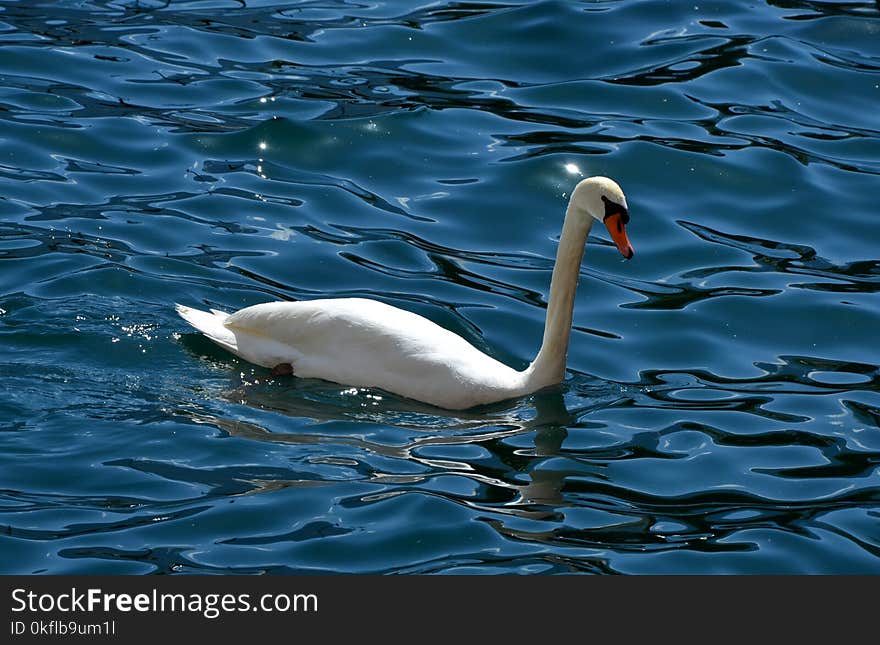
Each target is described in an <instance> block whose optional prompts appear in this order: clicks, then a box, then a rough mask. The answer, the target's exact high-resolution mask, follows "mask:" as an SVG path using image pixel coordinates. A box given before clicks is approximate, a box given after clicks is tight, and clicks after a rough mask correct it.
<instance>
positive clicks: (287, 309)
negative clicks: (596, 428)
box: [184, 298, 523, 409]
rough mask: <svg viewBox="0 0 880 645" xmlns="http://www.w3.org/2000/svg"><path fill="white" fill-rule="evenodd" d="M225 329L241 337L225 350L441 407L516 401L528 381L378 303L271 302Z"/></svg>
mask: <svg viewBox="0 0 880 645" xmlns="http://www.w3.org/2000/svg"><path fill="white" fill-rule="evenodd" d="M205 315H210V314H205ZM184 317H185V318H187V320H189V321H190V322H191V323H192V322H193V320H192V318H193V316H192V315H190V316H184ZM194 326H196V327H197V328H198V329H200V330H202V331H205V330H204V329H203V328H202V327H200V326H199V325H194ZM222 326H223V328H224V329H225V330H227V331H228V332H231V333H232V335H233V336H234V338H235V349H232V347H231V346H230V343H228V342H226V343H222V344H223V346H224V347H226V348H227V349H230V350H231V351H233V352H234V353H235V354H237V355H238V356H241V357H242V358H244V359H246V360H248V361H250V362H252V363H256V364H258V365H262V366H264V367H275V366H276V365H279V364H287V363H289V364H290V365H291V366H292V367H293V373H294V374H295V375H297V376H301V377H304V378H321V379H325V380H329V381H334V382H337V383H344V384H347V385H354V386H359V387H378V388H382V389H385V390H388V391H391V392H395V393H397V394H401V395H403V396H407V397H410V398H413V399H418V400H421V401H425V402H428V403H432V404H434V405H439V406H441V407H448V408H459V409H461V408H466V407H471V406H473V405H477V404H479V403H483V402H487V401H490V400H497V399H498V394H499V392H504V393H505V394H506V393H510V395H512V396H515V395H516V394H518V393H519V389H520V387H521V385H522V381H523V376H522V374H521V373H520V372H517V371H516V370H513V369H511V368H510V367H508V366H507V365H504V364H503V363H500V362H499V361H496V360H495V359H493V358H492V357H490V356H487V355H486V354H484V353H483V352H481V351H479V350H478V349H477V348H476V347H474V346H473V345H471V344H470V343H469V342H467V341H466V340H465V339H464V338H462V337H461V336H458V335H457V334H454V333H452V332H451V331H449V330H447V329H444V328H443V327H441V326H439V325H437V324H436V323H434V322H432V321H430V320H428V319H427V318H424V317H422V316H419V315H418V314H414V313H412V312H409V311H405V310H403V309H398V308H396V307H392V306H390V305H387V304H385V303H382V302H379V301H376V300H368V299H364V298H339V299H322V300H311V301H301V302H269V303H264V304H259V305H254V306H252V307H247V308H245V309H242V310H240V311H237V312H236V313H234V314H231V315H229V316H228V317H226V318H225V319H224V320H223V321H222ZM208 336H209V337H210V338H212V340H215V339H216V338H217V336H219V334H218V333H217V332H216V331H215V332H214V333H213V334H210V333H209V334H208ZM226 340H227V341H228V339H226Z"/></svg>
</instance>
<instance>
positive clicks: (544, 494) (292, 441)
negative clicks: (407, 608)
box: [177, 337, 575, 519]
mask: <svg viewBox="0 0 880 645" xmlns="http://www.w3.org/2000/svg"><path fill="white" fill-rule="evenodd" d="M188 342H192V343H193V344H195V343H198V342H199V339H198V337H194V338H193V339H191V340H190V341H188ZM198 349H200V348H198V347H193V350H194V351H198ZM219 394H220V397H221V398H224V399H226V400H228V401H229V402H231V403H234V404H236V405H246V406H249V407H252V408H254V409H256V410H260V411H264V412H265V413H268V414H269V415H270V416H274V415H275V414H281V415H284V416H287V417H292V418H296V419H302V420H303V421H304V423H302V424H301V425H300V424H297V428H296V430H295V431H292V432H277V431H272V430H269V429H268V428H266V427H263V426H261V425H260V424H259V423H258V422H255V421H252V420H250V419H249V420H246V421H245V420H239V419H233V418H227V417H222V416H219V415H216V414H211V413H208V412H207V411H205V410H203V409H200V408H199V407H198V406H192V407H190V406H187V407H186V408H179V409H178V411H177V414H179V415H181V416H185V417H188V418H189V419H190V420H191V421H193V422H195V423H199V424H206V425H211V426H214V427H216V428H218V429H220V430H221V431H223V432H224V433H226V434H228V435H230V436H234V437H237V438H241V439H247V440H250V441H261V442H268V443H276V444H287V445H306V446H309V445H315V446H318V445H329V446H340V447H343V446H349V447H351V448H354V449H356V450H359V451H365V452H366V453H369V454H374V455H377V456H380V457H382V458H390V459H400V460H403V461H408V462H411V463H414V464H418V465H419V466H420V469H419V471H420V472H416V473H411V474H402V473H399V472H398V473H388V472H381V471H376V470H372V469H370V470H369V477H368V479H367V480H366V481H369V482H371V483H374V484H380V485H386V486H395V487H396V486H403V487H407V486H418V485H419V484H421V483H422V482H424V481H426V479H429V478H431V477H434V476H436V475H437V474H442V473H449V474H456V475H459V476H463V477H467V478H469V479H471V480H473V481H474V482H477V483H479V484H483V485H486V486H490V487H492V488H494V489H495V490H498V489H504V490H507V491H510V493H509V494H510V499H511V500H512V504H510V503H509V504H505V506H504V507H503V509H498V508H495V509H494V510H496V511H498V510H501V512H504V513H511V514H514V515H518V516H523V517H530V518H532V519H540V518H541V517H544V516H547V515H552V514H553V512H554V511H552V510H551V509H531V508H528V506H529V505H531V504H541V505H560V504H562V503H563V499H562V493H561V490H562V488H563V485H564V479H565V477H566V473H565V472H561V471H559V470H555V469H552V468H549V469H542V468H541V467H540V463H538V467H537V468H534V469H530V470H529V471H528V472H527V473H526V474H527V476H528V478H529V480H530V481H528V482H523V481H521V478H522V474H521V470H520V469H521V468H522V464H521V458H516V459H515V460H514V462H512V463H511V462H509V461H508V459H509V457H508V454H507V451H506V450H505V451H502V452H500V453H497V456H496V457H497V458H498V459H500V462H499V463H505V464H506V465H507V466H508V468H510V470H509V471H506V472H505V471H502V472H500V473H499V472H498V471H497V466H496V467H493V468H490V469H483V468H481V466H480V465H479V464H478V463H472V462H470V461H467V460H459V459H457V458H450V457H441V456H437V452H436V450H438V449H439V450H440V451H441V454H442V452H443V447H444V446H464V445H468V444H470V445H480V446H482V447H484V448H486V449H488V450H489V451H491V452H493V453H495V451H496V448H495V446H496V445H499V443H498V442H502V443H503V442H504V441H505V440H507V439H510V438H512V437H515V436H517V435H522V434H527V433H530V432H534V446H535V447H534V453H533V454H534V456H535V457H538V458H541V457H552V456H554V455H556V454H558V453H559V451H560V448H561V446H562V443H563V442H564V440H565V438H566V437H567V435H568V433H567V430H566V427H567V426H569V425H571V424H572V423H573V422H574V421H575V419H574V418H573V417H572V415H571V414H570V413H569V412H568V410H567V408H566V405H565V399H564V389H563V388H561V387H560V388H548V389H546V390H544V391H542V392H539V393H536V394H534V395H532V396H530V397H526V398H524V399H520V400H518V401H515V402H511V403H509V404H508V405H506V406H502V405H497V406H491V408H489V409H482V410H481V411H480V412H479V413H477V412H467V411H465V412H456V413H451V414H449V415H443V414H442V413H441V414H438V410H437V409H436V408H432V407H429V406H423V405H421V404H419V403H418V402H415V401H411V400H407V399H398V398H395V397H393V396H385V397H383V398H381V399H379V398H373V395H372V394H371V393H370V391H362V392H357V393H354V392H352V393H344V392H340V391H339V390H337V391H336V392H334V391H333V390H332V389H329V388H327V384H326V383H323V382H321V381H313V380H309V379H297V380H295V381H288V382H285V383H279V382H278V381H275V382H268V383H259V382H257V383H244V384H241V385H239V386H238V387H235V388H233V389H230V390H226V391H224V392H221V393H219ZM368 397H369V398H368ZM356 401H359V402H360V404H355V405H353V402H356ZM361 404H362V405H361ZM246 416H247V415H246ZM346 421H356V422H358V426H359V427H364V426H363V424H365V423H366V424H378V425H381V426H386V427H387V426H393V427H395V428H398V429H399V430H400V433H401V434H402V435H404V439H403V440H402V441H394V442H393V443H390V444H389V443H387V442H384V441H382V439H381V438H379V437H376V438H374V437H371V436H370V435H369V434H367V435H366V436H365V435H364V433H363V432H362V431H359V432H358V434H357V435H351V434H348V433H346V432H345V431H344V429H340V427H339V422H346ZM273 425H274V424H273ZM367 427H369V426H367ZM499 447H500V445H499ZM429 448H430V449H431V450H427V449H429ZM342 450H343V451H344V448H343V449H342ZM508 450H512V449H510V447H509V446H508ZM519 451H520V450H519V449H515V450H513V451H512V452H511V453H510V457H514V456H515V454H516V453H519ZM529 452H531V450H530V451H529ZM527 461H528V462H535V461H536V460H535V459H534V458H530V459H527ZM538 461H540V459H539V460H538ZM328 463H330V464H332V463H333V462H332V461H331V462H328ZM517 471H519V472H520V474H517ZM335 483H337V482H336V481H326V482H325V481H322V480H317V481H316V480H302V481H300V480H296V481H293V480H291V481H281V480H277V481H271V482H254V484H255V486H256V488H255V490H254V491H252V492H263V491H269V490H275V489H278V488H285V487H290V486H303V485H306V486H316V485H322V484H335ZM395 490H397V491H399V489H395ZM389 494H390V493H389ZM394 494H396V493H394ZM474 503H476V504H479V502H474Z"/></svg>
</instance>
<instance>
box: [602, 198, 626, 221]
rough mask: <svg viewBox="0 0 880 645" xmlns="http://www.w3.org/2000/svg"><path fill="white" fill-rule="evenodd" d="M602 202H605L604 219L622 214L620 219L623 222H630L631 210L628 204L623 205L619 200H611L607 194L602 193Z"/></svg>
mask: <svg viewBox="0 0 880 645" xmlns="http://www.w3.org/2000/svg"><path fill="white" fill-rule="evenodd" d="M602 202H603V203H604V204H605V217H604V218H603V220H606V219H608V218H609V217H610V216H611V215H617V214H620V220H618V221H619V222H620V223H621V224H629V211H628V210H627V208H626V206H621V205H620V204H618V203H617V202H613V201H611V200H610V199H608V198H607V197H606V196H605V195H602Z"/></svg>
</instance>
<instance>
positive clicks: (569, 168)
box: [565, 163, 583, 175]
mask: <svg viewBox="0 0 880 645" xmlns="http://www.w3.org/2000/svg"><path fill="white" fill-rule="evenodd" d="M565 171H566V172H567V173H568V174H570V175H582V174H583V173H582V172H581V169H580V168H578V167H577V164H573V163H567V164H565Z"/></svg>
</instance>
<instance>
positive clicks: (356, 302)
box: [177, 177, 633, 410]
mask: <svg viewBox="0 0 880 645" xmlns="http://www.w3.org/2000/svg"><path fill="white" fill-rule="evenodd" d="M595 220H599V221H604V222H605V225H606V226H607V227H608V231H609V233H610V234H611V237H612V239H613V240H614V242H615V243H616V245H617V249H618V250H619V251H620V253H621V254H622V255H623V256H624V257H626V258H627V259H629V258H631V257H632V256H633V249H632V246H631V245H630V243H629V240H628V239H627V237H626V229H625V225H626V223H627V222H628V221H629V213H628V210H627V206H626V198H625V197H624V195H623V191H621V190H620V187H619V186H618V185H617V184H616V183H615V182H614V181H612V180H611V179H608V178H607V177H590V178H588V179H584V180H583V181H581V182H580V183H578V185H577V186H576V187H575V189H574V192H572V195H571V199H570V200H569V204H568V208H567V210H566V212H565V222H564V224H563V226H562V235H561V236H560V238H559V249H558V251H557V255H556V265H555V266H554V268H553V277H552V279H551V281H550V298H549V300H548V305H547V320H546V325H545V328H544V341H543V343H542V345H541V350H540V351H539V352H538V356H537V358H535V360H534V361H533V362H532V363H531V364H530V365H529V366H528V367H527V368H526V369H525V370H523V371H521V372H519V371H517V370H514V369H512V368H510V367H508V366H507V365H504V364H503V363H500V362H498V361H497V360H495V359H494V358H492V357H491V356H487V355H486V354H484V353H483V352H481V351H480V350H478V349H477V348H475V347H474V346H473V345H471V344H470V343H469V342H467V341H466V340H465V339H464V338H462V337H461V336H458V335H457V334H454V333H452V332H451V331H449V330H447V329H444V328H443V327H440V326H439V325H437V324H436V323H433V322H431V321H430V320H428V319H426V318H423V317H422V316H419V315H417V314H414V313H412V312H409V311H404V310H403V309H398V308H396V307H392V306H390V305H387V304H384V303H382V302H378V301H376V300H368V299H364V298H337V299H326V300H312V301H302V302H267V303H264V304H259V305H254V306H252V307H246V308H245V309H241V310H240V311H237V312H235V313H234V314H231V315H230V314H226V313H223V312H221V311H216V310H213V309H212V310H211V312H210V313H209V312H204V311H199V310H197V309H192V308H190V307H185V306H183V305H177V311H178V313H179V314H180V315H181V316H182V317H183V318H184V319H185V320H186V321H187V322H188V323H189V324H191V325H192V326H193V327H195V328H196V329H198V330H199V331H201V332H202V333H203V334H205V335H206V336H207V337H208V338H210V339H211V340H212V341H214V342H215V343H217V344H218V345H220V346H221V347H225V348H226V349H228V350H229V351H230V352H232V353H233V354H236V355H237V356H240V357H241V358H243V359H245V360H247V361H250V362H251V363H256V364H257V365H262V366H263V367H269V368H274V369H273V373H274V374H283V373H286V374H291V373H292V374H295V375H296V376H301V377H305V378H320V379H324V380H327V381H334V382H336V383H342V384H345V385H352V386H358V387H376V388H381V389H383V390H386V391H388V392H393V393H395V394H398V395H401V396H405V397H408V398H410V399H415V400H418V401H423V402H425V403H429V404H431V405H435V406H439V407H442V408H447V409H451V410H463V409H466V408H470V407H473V406H476V405H481V404H485V403H493V402H495V401H502V400H504V399H509V398H513V397H517V396H522V395H524V394H529V393H531V392H535V391H537V390H539V389H541V388H544V387H547V386H549V385H554V384H556V383H560V382H561V381H562V379H563V377H564V375H565V359H566V354H567V352H568V340H569V334H570V332H571V320H572V309H573V307H574V296H575V290H576V288H577V281H578V273H579V269H580V263H581V259H582V258H583V254H584V246H585V244H586V242H587V236H588V234H589V232H590V229H591V228H592V226H593V222H594V221H595Z"/></svg>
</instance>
